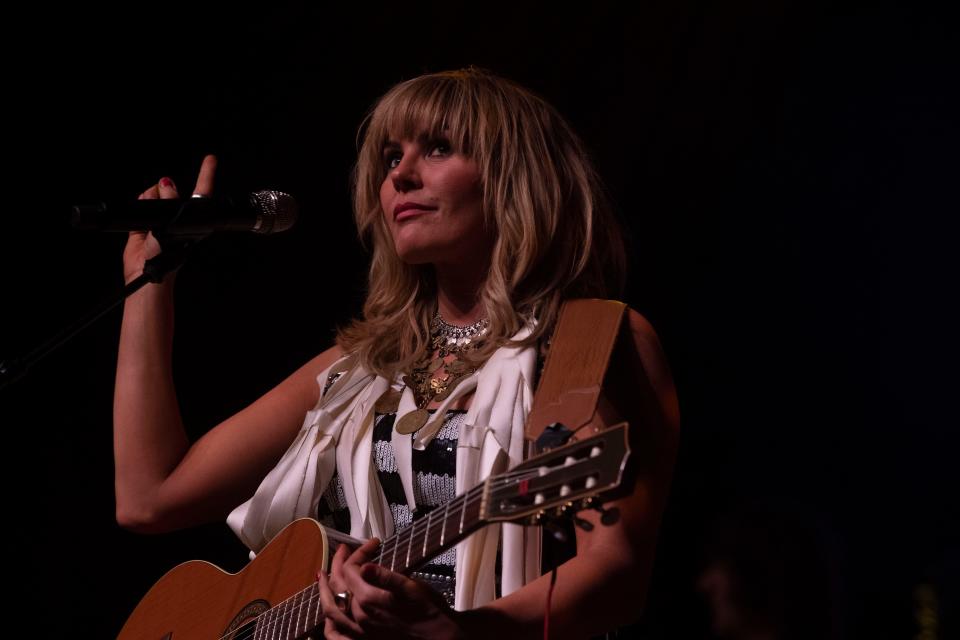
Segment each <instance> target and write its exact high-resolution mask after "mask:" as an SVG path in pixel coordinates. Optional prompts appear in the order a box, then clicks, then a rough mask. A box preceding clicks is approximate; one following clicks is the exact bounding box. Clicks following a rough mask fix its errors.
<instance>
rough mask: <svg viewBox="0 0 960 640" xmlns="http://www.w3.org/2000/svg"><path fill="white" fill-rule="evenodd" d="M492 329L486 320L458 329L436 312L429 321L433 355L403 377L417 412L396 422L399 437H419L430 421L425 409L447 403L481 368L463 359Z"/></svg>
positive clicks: (418, 363) (426, 357)
mask: <svg viewBox="0 0 960 640" xmlns="http://www.w3.org/2000/svg"><path fill="white" fill-rule="evenodd" d="M489 325H490V322H489V321H488V320H487V319H486V318H484V319H482V320H477V321H476V322H474V323H473V324H471V325H468V326H466V327H458V326H455V325H452V324H448V323H447V322H446V321H445V320H444V319H443V318H442V317H440V312H439V311H437V313H436V315H435V316H433V320H431V321H430V352H429V353H428V354H427V355H426V356H425V357H424V358H423V359H421V360H420V361H419V362H417V363H416V364H415V365H414V367H413V371H412V372H410V373H409V374H407V375H405V376H403V382H404V384H406V385H407V386H408V387H410V389H411V390H413V397H414V400H415V401H416V403H417V408H416V410H415V411H411V412H410V413H408V414H407V415H405V416H403V418H401V419H400V420H398V421H397V425H396V429H397V432H398V433H402V434H410V433H416V432H417V431H418V430H419V429H420V428H421V427H422V426H423V425H425V424H426V423H427V420H428V419H429V418H430V413H429V412H428V411H427V409H426V406H427V405H428V404H430V403H431V402H433V401H437V402H442V401H443V400H446V399H447V398H448V397H449V396H450V394H451V393H452V392H453V390H454V389H455V388H456V387H457V385H458V384H460V383H461V382H463V381H464V380H465V379H467V378H469V377H470V376H471V375H472V374H473V372H474V371H476V370H477V369H478V368H479V367H478V365H474V364H470V363H468V362H466V361H464V360H462V359H461V357H462V356H463V354H465V353H467V352H468V351H471V350H473V349H476V348H477V344H478V343H479V341H480V340H481V339H482V338H483V336H484V335H486V333H487V328H488V327H489ZM448 358H449V360H448Z"/></svg>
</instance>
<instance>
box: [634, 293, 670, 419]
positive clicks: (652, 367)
mask: <svg viewBox="0 0 960 640" xmlns="http://www.w3.org/2000/svg"><path fill="white" fill-rule="evenodd" d="M627 321H628V323H629V326H630V333H631V335H632V337H633V345H634V347H635V349H636V353H637V356H638V357H639V358H640V363H641V365H642V367H643V370H644V373H645V374H646V377H647V379H648V380H649V381H650V385H651V386H652V387H653V389H654V391H655V392H656V394H657V397H658V398H659V400H660V405H661V407H662V408H663V411H664V415H665V417H666V418H667V419H668V420H669V422H670V423H672V424H673V425H674V426H677V425H678V424H679V422H680V409H679V404H678V402H677V392H676V387H675V386H674V382H673V374H671V372H670V365H669V363H668V362H667V357H666V355H665V354H664V351H663V345H662V344H661V343H660V338H659V336H658V335H657V332H656V330H655V329H654V328H653V325H652V324H651V323H650V321H649V320H647V319H646V318H645V317H644V316H643V315H642V314H641V313H640V312H638V311H637V310H635V309H631V308H629V307H628V308H627Z"/></svg>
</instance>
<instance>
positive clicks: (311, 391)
mask: <svg viewBox="0 0 960 640" xmlns="http://www.w3.org/2000/svg"><path fill="white" fill-rule="evenodd" d="M343 355H344V353H343V349H341V348H340V346H339V345H333V346H332V347H330V348H329V349H327V350H325V351H323V352H321V353H319V354H317V355H316V356H314V357H313V358H311V359H310V360H308V361H307V362H306V363H304V365H303V366H301V367H300V368H299V369H297V370H296V371H294V372H293V373H292V374H290V377H289V378H287V379H286V380H284V382H282V383H280V387H282V386H284V385H287V384H289V385H290V386H291V387H293V388H295V389H296V390H297V391H296V392H295V393H296V395H297V397H298V398H300V399H301V402H303V403H304V405H303V407H304V410H305V411H309V410H310V409H312V408H313V407H314V406H316V404H317V402H318V401H319V400H320V385H321V384H322V383H321V382H319V381H318V380H317V376H319V375H320V374H321V373H323V372H324V371H325V370H326V369H328V368H329V367H330V366H331V365H332V364H333V363H334V362H336V361H337V360H339V359H340V358H342V357H343Z"/></svg>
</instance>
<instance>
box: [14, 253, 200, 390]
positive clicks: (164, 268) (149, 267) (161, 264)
mask: <svg viewBox="0 0 960 640" xmlns="http://www.w3.org/2000/svg"><path fill="white" fill-rule="evenodd" d="M209 235H210V234H206V235H195V236H179V235H178V236H171V237H167V238H165V239H163V240H162V242H161V243H160V246H161V247H162V248H163V250H162V251H161V252H160V253H159V254H158V255H156V256H154V257H153V258H150V259H149V260H147V261H146V263H144V265H143V273H142V274H141V275H139V276H137V277H136V278H135V279H134V280H131V281H130V283H129V284H126V285H124V287H123V290H121V291H120V292H119V293H118V294H116V295H114V296H113V297H112V298H110V299H108V300H107V301H106V302H104V303H103V304H101V305H100V306H98V307H96V308H95V309H93V310H92V311H91V312H90V313H88V314H86V315H85V316H83V317H81V318H80V319H79V320H77V321H76V322H74V323H73V324H71V325H69V326H67V327H66V328H65V329H63V330H62V331H60V332H59V333H58V334H56V335H55V336H54V337H52V338H50V339H49V340H47V341H46V342H44V343H43V344H41V345H40V346H39V347H37V348H35V349H33V350H32V351H30V352H29V353H27V355H25V356H23V357H22V358H13V359H10V360H3V361H0V390H2V389H4V388H5V387H7V386H8V385H10V384H13V383H14V382H16V381H18V380H20V379H21V378H23V376H24V375H26V373H27V371H28V370H29V369H30V367H32V366H33V365H34V364H36V363H37V362H39V361H40V360H42V359H43V358H45V357H46V356H48V355H50V354H51V353H53V352H54V351H56V350H57V349H58V348H60V347H62V346H63V345H64V344H65V343H66V342H68V341H69V340H70V339H71V338H73V337H74V336H75V335H77V334H78V333H80V332H81V331H83V330H84V329H86V328H87V327H89V326H90V325H92V324H93V323H94V322H96V321H97V320H99V319H100V318H102V317H103V316H105V315H106V314H107V313H109V312H110V311H111V310H112V309H113V308H114V307H116V306H118V305H119V304H120V303H121V302H123V301H124V300H126V299H127V297H128V296H130V295H131V294H133V293H134V292H136V291H137V290H139V289H140V288H141V287H143V286H144V285H145V284H147V283H148V282H152V283H154V284H159V283H160V282H163V278H164V277H165V276H166V275H167V274H168V273H170V272H171V271H173V270H175V269H177V268H178V267H180V266H181V265H182V264H183V263H184V262H185V261H186V259H187V257H188V256H189V254H190V253H192V251H193V249H194V247H196V246H197V245H198V244H200V242H202V241H203V240H205V239H206V238H208V237H209ZM158 240H160V238H158Z"/></svg>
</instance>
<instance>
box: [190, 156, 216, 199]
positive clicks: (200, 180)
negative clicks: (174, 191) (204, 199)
mask: <svg viewBox="0 0 960 640" xmlns="http://www.w3.org/2000/svg"><path fill="white" fill-rule="evenodd" d="M216 171H217V156H215V155H213V154H208V155H206V156H204V157H203V162H202V163H200V173H199V175H197V186H195V187H194V188H193V194H194V195H197V196H212V195H213V176H214V174H215V173H216Z"/></svg>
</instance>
